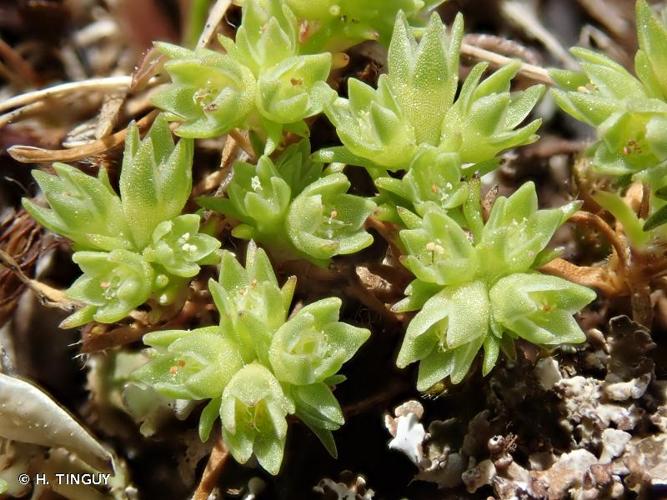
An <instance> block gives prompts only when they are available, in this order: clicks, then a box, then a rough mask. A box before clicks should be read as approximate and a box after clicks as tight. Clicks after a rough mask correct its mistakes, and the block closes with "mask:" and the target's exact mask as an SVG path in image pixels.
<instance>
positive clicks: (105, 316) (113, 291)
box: [67, 250, 154, 323]
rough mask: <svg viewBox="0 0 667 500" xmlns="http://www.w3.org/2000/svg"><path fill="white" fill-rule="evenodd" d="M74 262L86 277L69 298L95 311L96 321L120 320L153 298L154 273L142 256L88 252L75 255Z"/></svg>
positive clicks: (77, 281) (130, 253) (77, 282)
mask: <svg viewBox="0 0 667 500" xmlns="http://www.w3.org/2000/svg"><path fill="white" fill-rule="evenodd" d="M72 260H73V261H74V262H75V263H77V264H78V265H79V267H80V268H81V270H82V271H83V276H81V277H80V278H79V279H78V280H76V281H75V282H74V283H73V284H72V286H71V287H70V288H69V289H68V290H67V295H68V296H69V297H70V298H72V299H74V300H78V301H80V302H83V303H84V304H88V307H92V308H94V313H93V315H92V319H94V320H95V321H99V322H101V323H114V322H116V321H119V320H121V319H123V318H124V317H125V316H126V315H127V313H128V312H129V311H131V310H132V309H134V308H135V307H137V306H140V305H141V304H143V303H144V302H146V300H147V299H148V298H149V297H150V294H151V288H152V284H153V277H154V272H153V268H152V267H151V266H150V264H148V263H147V262H145V261H144V259H142V258H141V255H138V254H136V253H132V252H129V251H127V250H112V251H111V252H108V253H107V252H85V251H84V252H77V253H75V254H74V255H73V256H72ZM92 311H93V310H92V309H91V312H92ZM89 321H90V320H89Z"/></svg>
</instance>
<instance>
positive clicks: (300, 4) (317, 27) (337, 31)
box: [285, 0, 444, 53]
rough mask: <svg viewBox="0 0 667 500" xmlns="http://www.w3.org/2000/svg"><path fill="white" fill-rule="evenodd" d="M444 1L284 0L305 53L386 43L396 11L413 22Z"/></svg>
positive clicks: (387, 42)
mask: <svg viewBox="0 0 667 500" xmlns="http://www.w3.org/2000/svg"><path fill="white" fill-rule="evenodd" d="M443 1H444V0H426V1H424V0H370V1H364V2H359V1H357V0H314V1H311V0H287V1H286V2H285V3H287V5H289V6H290V8H291V9H292V11H293V12H294V14H295V15H296V16H297V18H298V19H299V21H300V22H301V25H302V26H303V31H302V32H303V35H302V37H301V40H300V43H301V45H302V50H303V51H305V52H307V53H313V52H319V51H323V50H327V51H341V50H345V49H347V48H349V47H351V46H353V45H356V44H358V43H361V42H364V41H366V40H377V41H379V42H380V43H382V44H384V45H388V44H389V40H390V38H391V31H392V28H393V26H394V20H395V19H396V14H397V13H398V12H399V11H402V12H404V13H405V16H406V17H407V18H408V19H409V20H410V21H413V22H417V23H418V22H419V21H420V17H421V16H422V15H423V14H424V13H425V12H429V11H430V10H432V9H434V8H435V7H437V6H438V5H440V4H441V3H443Z"/></svg>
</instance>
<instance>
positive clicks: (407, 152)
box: [318, 14, 544, 174]
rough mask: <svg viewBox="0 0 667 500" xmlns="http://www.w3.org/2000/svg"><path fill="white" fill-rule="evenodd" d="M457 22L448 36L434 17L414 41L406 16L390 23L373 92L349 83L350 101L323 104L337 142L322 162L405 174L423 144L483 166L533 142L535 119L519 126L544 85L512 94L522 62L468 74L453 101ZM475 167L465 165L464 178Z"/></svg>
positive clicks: (460, 26) (458, 41)
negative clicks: (384, 60) (382, 71)
mask: <svg viewBox="0 0 667 500" xmlns="http://www.w3.org/2000/svg"><path fill="white" fill-rule="evenodd" d="M462 37H463V18H462V17H461V16H460V15H459V16H458V17H457V18H456V20H455V21H454V24H453V26H452V28H451V31H450V32H449V33H448V34H447V33H446V29H445V27H444V25H443V23H442V21H441V20H440V17H439V16H438V15H437V14H433V15H432V17H431V20H430V22H429V24H428V26H427V27H426V28H425V30H424V33H423V35H422V37H421V40H420V41H419V43H417V42H416V40H415V38H414V36H413V34H412V30H411V28H410V26H409V25H408V24H407V21H406V19H405V16H404V15H403V14H399V15H398V16H397V18H396V24H395V27H394V33H393V36H392V39H391V44H390V46H389V54H388V73H387V74H386V75H381V76H380V78H379V80H378V84H377V89H373V88H372V87H370V86H369V85H367V84H365V83H363V82H361V81H359V80H355V79H354V78H350V79H349V80H348V98H347V99H345V98H342V97H336V98H333V99H331V100H330V101H328V102H327V104H326V105H325V108H324V111H325V113H326V115H327V117H328V118H329V119H330V120H331V122H332V123H333V124H334V126H335V127H336V133H337V134H338V137H339V138H340V140H341V142H342V143H343V146H342V147H333V148H328V149H325V150H322V151H320V152H318V155H319V156H320V157H321V158H323V159H324V158H328V159H330V160H334V161H343V162H346V163H351V164H356V165H362V166H366V167H368V168H371V169H373V168H374V167H375V168H377V167H381V168H383V169H387V170H405V169H408V168H409V166H410V164H411V162H412V161H413V159H414V158H415V157H416V156H417V154H418V153H419V152H420V151H422V150H423V149H424V148H426V147H432V148H437V149H439V150H440V151H443V152H449V153H458V154H459V156H460V159H461V162H462V163H463V164H472V165H474V164H484V162H486V161H489V160H492V159H494V157H495V156H496V155H497V154H498V153H500V152H501V151H503V150H506V149H509V148H513V147H516V146H520V145H524V144H529V143H531V142H534V141H535V140H537V136H536V135H535V132H536V131H537V129H538V128H539V126H540V123H541V122H540V121H539V120H535V121H533V122H531V123H529V124H528V125H525V126H524V127H521V128H517V127H518V126H519V125H520V124H521V123H522V122H523V120H524V119H525V118H526V117H527V116H528V114H529V113H530V112H531V110H532V109H533V107H534V106H535V104H536V103H537V101H538V100H539V99H540V97H541V96H542V94H543V93H544V87H543V86H539V85H538V86H534V87H531V88H529V89H528V90H526V91H523V92H516V93H513V94H512V93H510V91H509V90H510V82H511V79H512V78H513V77H514V75H516V73H517V72H518V70H519V67H520V63H519V62H513V63H511V64H509V65H507V66H505V67H503V68H501V69H500V70H498V71H496V72H495V73H493V74H491V75H490V76H489V77H488V78H486V79H485V80H483V81H481V82H480V79H481V77H482V74H483V73H484V72H485V70H486V69H487V65H486V64H484V63H481V64H479V65H477V66H475V68H473V70H472V71H471V73H470V75H469V76H468V78H467V79H466V81H465V83H464V84H463V87H462V89H461V92H460V93H459V96H458V97H456V99H455V96H456V91H457V88H458V74H459V49H460V45H461V39H462ZM477 170H479V168H472V167H470V168H468V171H469V173H470V174H472V173H474V172H475V171H477Z"/></svg>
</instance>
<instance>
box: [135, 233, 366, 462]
mask: <svg viewBox="0 0 667 500" xmlns="http://www.w3.org/2000/svg"><path fill="white" fill-rule="evenodd" d="M295 284H296V280H295V279H294V278H290V279H289V280H288V281H287V282H286V283H285V284H284V285H283V286H282V287H280V286H279V285H278V281H277V279H276V277H275V274H274V272H273V269H272V267H271V263H270V262H269V259H268V257H267V256H266V254H265V253H264V251H263V250H261V249H258V248H257V247H256V246H255V244H254V243H253V242H250V243H249V245H248V251H247V256H246V266H245V268H244V267H243V266H241V264H240V263H239V262H238V261H237V260H236V257H235V256H234V255H233V254H232V253H231V252H228V251H224V253H223V256H222V263H221V268H220V279H219V281H213V280H211V281H210V283H209V289H210V291H211V295H212V296H213V299H214V301H215V304H216V306H217V308H218V311H219V312H220V324H219V326H210V327H204V328H198V329H196V330H192V331H176V330H170V331H161V332H153V333H149V334H147V335H145V336H144V342H145V343H146V344H148V345H149V346H151V347H152V348H153V350H152V359H151V361H149V363H148V364H146V365H144V366H143V367H142V368H140V369H139V370H138V371H137V372H136V373H135V378H136V379H137V380H138V381H140V382H143V383H145V384H148V385H150V386H152V387H153V388H154V389H155V390H157V391H158V392H160V393H161V394H163V395H165V396H167V397H170V398H177V399H187V400H210V401H209V402H208V403H207V404H206V406H205V408H204V410H203V411H202V414H201V418H200V436H201V438H202V440H206V439H208V436H209V434H210V432H211V429H212V427H213V424H214V422H215V421H216V420H217V418H218V416H219V417H220V421H221V423H222V432H223V438H224V441H225V443H226V445H227V447H228V448H229V450H230V452H231V453H232V455H233V456H234V458H235V459H236V460H237V461H239V462H240V463H245V462H246V461H247V460H248V459H249V458H250V456H251V455H252V454H254V455H255V456H256V457H257V460H258V461H259V463H260V464H261V465H262V467H264V468H265V469H266V470H267V471H269V472H270V473H272V474H277V473H278V470H279V469H280V464H281V462H282V457H283V449H284V446H285V438H286V434H287V420H286V417H287V416H288V415H296V416H297V417H298V418H299V419H301V420H302V421H303V422H304V423H305V424H306V425H307V426H308V427H309V428H310V429H311V430H313V432H314V433H315V434H316V435H317V436H318V437H319V438H320V440H321V441H322V443H323V444H324V445H325V446H326V448H327V449H328V450H329V451H330V452H331V453H332V454H333V455H335V453H336V448H335V443H334V441H333V436H332V434H331V431H334V430H336V429H338V428H339V427H340V426H341V425H342V424H343V423H344V419H343V414H342V411H341V409H340V406H339V404H338V401H337V400H336V398H335V396H334V395H333V393H332V392H331V386H332V385H333V384H334V383H338V382H340V381H342V380H344V377H342V376H340V375H337V374H338V371H339V370H340V369H341V367H342V365H343V364H344V363H345V362H346V361H348V360H349V359H350V358H351V357H352V356H353V355H354V354H355V352H356V351H357V350H358V349H359V347H360V346H361V345H362V344H363V343H364V342H365V341H366V340H367V339H368V337H369V335H370V332H369V331H368V330H365V329H362V328H357V327H354V326H351V325H349V324H346V323H342V322H340V321H338V316H339V310H340V307H341V301H340V300H339V299H337V298H328V299H322V300H319V301H317V302H314V303H312V304H309V305H307V306H305V307H303V308H301V309H299V310H298V311H296V312H294V313H293V314H292V315H291V316H290V317H289V318H288V313H289V309H290V304H291V302H292V295H293V293H294V287H295Z"/></svg>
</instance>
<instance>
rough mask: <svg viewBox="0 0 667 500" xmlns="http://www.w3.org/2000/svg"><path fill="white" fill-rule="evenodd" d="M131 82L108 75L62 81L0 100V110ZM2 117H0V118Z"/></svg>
mask: <svg viewBox="0 0 667 500" xmlns="http://www.w3.org/2000/svg"><path fill="white" fill-rule="evenodd" d="M131 83H132V77H131V76H125V75H123V76H110V77H107V78H91V79H90V80H81V81H78V82H70V83H63V84H60V85H54V86H52V87H47V88H45V89H40V90H34V91H32V92H26V93H25V94H20V95H17V96H14V97H12V98H10V99H7V100H6V101H4V102H0V112H5V111H7V110H9V109H13V108H17V107H19V106H25V105H27V104H31V103H33V102H36V101H41V100H43V99H49V98H53V97H61V96H63V95H65V94H71V93H74V92H83V91H88V90H115V89H123V88H127V87H129V86H130V84H131ZM1 118H2V117H0V119H1Z"/></svg>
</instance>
